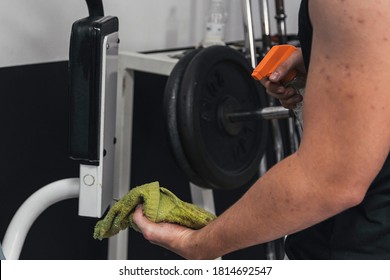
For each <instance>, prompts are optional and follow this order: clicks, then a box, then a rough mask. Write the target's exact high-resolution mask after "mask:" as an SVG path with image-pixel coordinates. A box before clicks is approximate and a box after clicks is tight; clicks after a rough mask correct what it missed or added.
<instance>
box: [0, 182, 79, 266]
mask: <svg viewBox="0 0 390 280" xmlns="http://www.w3.org/2000/svg"><path fill="white" fill-rule="evenodd" d="M79 189H80V182H79V179H78V178H69V179H63V180H59V181H56V182H53V183H50V184H48V185H46V186H44V187H42V188H41V189H39V190H37V191H36V192H35V193H33V194H32V195H31V196H30V197H29V198H28V199H27V200H26V201H25V202H24V203H23V204H22V205H21V206H20V207H19V209H18V210H17V211H16V213H15V215H14V217H13V218H12V220H11V223H10V224H9V226H8V228H7V231H6V233H5V236H4V239H3V242H2V246H3V253H4V256H5V258H6V259H8V260H17V259H19V256H20V252H21V251H22V247H23V244H24V241H25V239H26V236H27V233H28V231H29V230H30V228H31V226H32V224H33V223H34V222H35V220H36V219H37V218H38V217H39V215H41V214H42V212H43V211H45V210H46V209H47V208H49V207H50V206H51V205H53V204H55V203H57V202H59V201H62V200H66V199H70V198H77V197H78V196H79Z"/></svg>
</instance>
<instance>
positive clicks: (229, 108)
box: [218, 96, 243, 136]
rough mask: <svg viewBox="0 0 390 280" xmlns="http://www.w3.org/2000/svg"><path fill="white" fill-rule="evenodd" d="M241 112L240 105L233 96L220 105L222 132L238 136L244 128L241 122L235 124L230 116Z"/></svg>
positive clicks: (219, 116) (219, 113)
mask: <svg viewBox="0 0 390 280" xmlns="http://www.w3.org/2000/svg"><path fill="white" fill-rule="evenodd" d="M240 111H241V106H240V103H239V102H238V100H237V99H236V98H234V97H233V96H226V97H225V98H224V99H223V100H222V101H221V103H220V104H219V105H218V120H219V126H220V128H221V130H223V131H224V132H225V133H227V134H228V135H230V136H236V135H238V134H239V133H240V131H241V130H242V128H243V125H242V123H241V122H233V121H231V120H230V118H229V114H231V113H236V112H240Z"/></svg>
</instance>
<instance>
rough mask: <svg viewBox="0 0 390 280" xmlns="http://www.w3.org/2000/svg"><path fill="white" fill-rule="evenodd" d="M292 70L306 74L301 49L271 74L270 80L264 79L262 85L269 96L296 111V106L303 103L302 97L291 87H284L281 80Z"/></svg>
mask: <svg viewBox="0 0 390 280" xmlns="http://www.w3.org/2000/svg"><path fill="white" fill-rule="evenodd" d="M292 69H297V70H298V72H299V73H301V74H305V73H306V72H305V68H304V65H303V58H302V52H301V49H297V50H296V51H295V52H294V53H292V54H291V56H290V57H289V58H288V59H287V60H286V61H285V62H283V63H282V64H280V65H279V67H277V68H276V70H275V72H273V73H272V74H271V76H270V77H269V78H263V79H262V80H261V83H262V84H263V86H264V87H265V88H266V91H267V93H268V94H269V95H271V96H273V97H275V98H277V99H279V101H280V103H281V104H282V106H284V107H286V108H288V109H294V108H295V106H296V104H297V103H299V102H301V101H302V96H301V95H300V94H298V93H297V92H296V91H295V89H293V88H291V87H287V88H286V87H284V86H283V85H282V84H281V82H280V81H281V80H282V79H283V78H284V77H285V76H286V75H287V73H288V72H290V70H292Z"/></svg>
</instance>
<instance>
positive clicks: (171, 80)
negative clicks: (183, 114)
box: [163, 49, 205, 186]
mask: <svg viewBox="0 0 390 280" xmlns="http://www.w3.org/2000/svg"><path fill="white" fill-rule="evenodd" d="M199 51H200V49H195V50H190V51H188V52H187V53H185V54H184V55H183V57H181V58H180V60H179V61H178V62H177V63H176V64H175V67H174V68H173V69H172V71H171V74H170V75H169V77H168V81H167V83H166V86H165V90H164V99H163V112H164V118H165V124H166V128H167V132H168V141H169V143H170V145H171V150H172V153H173V155H174V157H175V159H176V161H177V163H178V165H179V166H180V168H181V169H182V170H183V171H184V173H185V174H186V175H187V177H188V179H189V180H190V181H191V182H193V183H194V184H196V185H198V186H203V185H204V184H205V183H204V182H203V180H202V179H201V178H200V177H199V176H198V174H196V172H195V171H194V170H193V168H192V167H191V166H190V164H189V162H188V160H187V158H186V155H185V154H184V151H183V146H182V144H181V140H180V136H179V132H178V128H177V110H176V108H177V106H176V103H177V102H176V100H177V96H178V92H179V90H180V86H181V82H182V79H183V76H184V72H185V70H186V68H187V65H188V64H189V63H190V62H191V60H192V58H193V57H194V56H195V55H196V54H197V53H198V52H199Z"/></svg>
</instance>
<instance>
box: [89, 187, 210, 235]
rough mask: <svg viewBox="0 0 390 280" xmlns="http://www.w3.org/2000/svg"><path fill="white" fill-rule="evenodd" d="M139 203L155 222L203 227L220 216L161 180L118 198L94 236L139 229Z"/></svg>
mask: <svg viewBox="0 0 390 280" xmlns="http://www.w3.org/2000/svg"><path fill="white" fill-rule="evenodd" d="M138 204H143V211H144V215H145V216H146V217H147V218H148V219H149V220H150V221H152V222H155V223H159V222H168V223H176V224H179V225H183V226H185V227H188V228H192V229H200V228H202V227H204V226H205V225H207V224H208V223H210V222H211V221H212V220H214V219H215V218H216V216H215V215H214V214H212V213H210V212H208V211H206V210H204V209H202V208H200V207H198V206H196V205H194V204H190V203H187V202H184V201H182V200H180V199H179V198H177V196H175V195H174V194H173V193H172V192H171V191H169V190H168V189H166V188H163V187H160V185H159V183H158V182H153V183H149V184H145V185H142V186H139V187H136V188H133V189H131V190H130V191H129V192H128V193H127V194H126V195H125V196H124V197H123V198H121V199H120V200H119V201H117V202H116V203H115V204H114V205H113V206H112V207H111V209H110V210H109V211H108V213H107V215H106V216H105V217H104V219H103V220H100V221H98V222H97V224H96V226H95V231H94V235H93V237H94V238H95V239H100V240H102V239H103V238H108V237H111V236H113V235H115V234H117V233H118V232H119V231H121V230H123V229H126V228H128V227H131V228H133V229H134V230H137V231H139V229H138V227H137V225H136V224H134V223H133V219H132V214H133V212H134V210H135V208H136V206H137V205H138Z"/></svg>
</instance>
